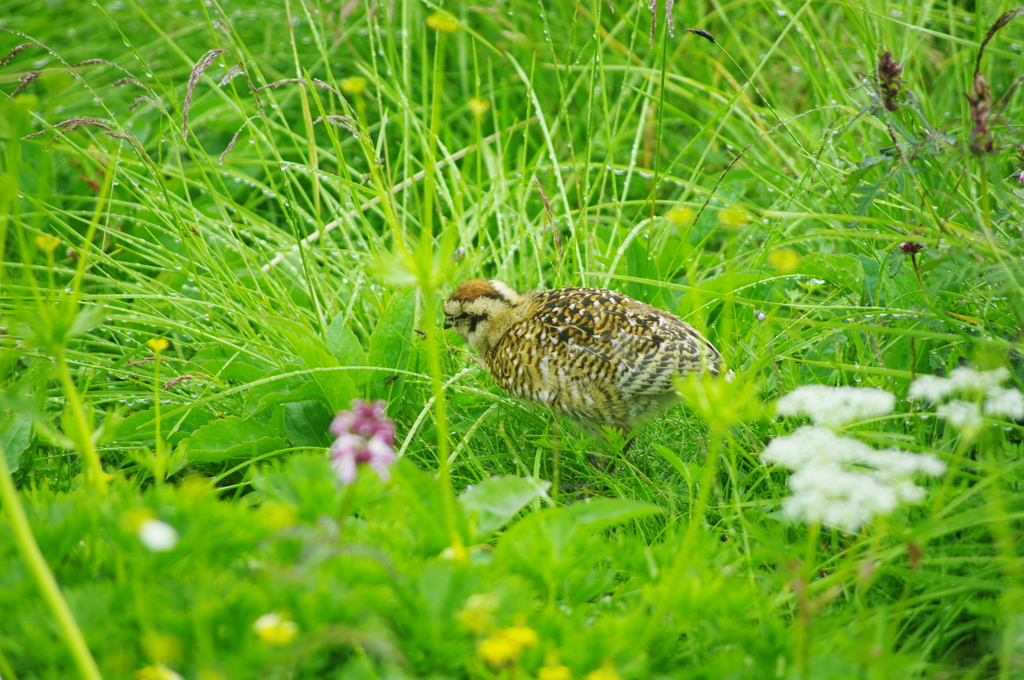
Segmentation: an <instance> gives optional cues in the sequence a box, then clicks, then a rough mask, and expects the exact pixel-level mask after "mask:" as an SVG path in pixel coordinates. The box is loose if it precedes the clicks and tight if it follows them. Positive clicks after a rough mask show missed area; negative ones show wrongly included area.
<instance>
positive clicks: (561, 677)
mask: <svg viewBox="0 0 1024 680" xmlns="http://www.w3.org/2000/svg"><path fill="white" fill-rule="evenodd" d="M537 680H572V671H571V670H569V667H568V666H563V665H562V664H556V665H554V666H541V667H540V670H539V671H537Z"/></svg>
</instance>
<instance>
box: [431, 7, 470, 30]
mask: <svg viewBox="0 0 1024 680" xmlns="http://www.w3.org/2000/svg"><path fill="white" fill-rule="evenodd" d="M427 26H430V27H431V28H432V29H434V30H435V31H440V32H441V33H454V32H455V31H457V30H459V27H460V26H462V23H461V22H460V21H459V20H458V19H456V18H455V17H453V16H452V15H451V14H448V12H436V13H434V14H431V15H430V16H429V17H427Z"/></svg>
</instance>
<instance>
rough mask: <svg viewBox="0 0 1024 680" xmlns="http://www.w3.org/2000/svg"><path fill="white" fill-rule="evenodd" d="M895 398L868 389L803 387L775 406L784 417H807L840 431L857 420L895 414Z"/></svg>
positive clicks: (883, 392)
mask: <svg viewBox="0 0 1024 680" xmlns="http://www.w3.org/2000/svg"><path fill="white" fill-rule="evenodd" d="M895 405H896V397H895V396H894V395H893V394H892V393H890V392H886V391H885V390H878V389H873V388H867V387H829V386H828V385H804V386H803V387H798V388H797V389H795V390H793V391H792V392H790V393H789V394H787V395H786V396H784V397H783V398H782V399H779V401H778V403H777V404H776V410H777V412H778V414H779V415H781V416H797V415H804V416H808V417H809V418H810V419H811V420H813V421H814V422H815V423H816V424H818V425H824V426H826V427H840V426H842V425H845V424H846V423H849V422H852V421H854V420H863V419H864V418H872V417H874V416H884V415H885V414H887V413H892V407H893V406H895Z"/></svg>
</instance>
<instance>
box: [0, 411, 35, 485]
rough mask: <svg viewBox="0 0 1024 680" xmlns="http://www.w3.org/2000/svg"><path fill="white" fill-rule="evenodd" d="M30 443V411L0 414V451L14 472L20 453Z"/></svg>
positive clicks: (19, 463) (19, 462) (19, 460)
mask: <svg viewBox="0 0 1024 680" xmlns="http://www.w3.org/2000/svg"><path fill="white" fill-rule="evenodd" d="M31 443H32V413H31V412H28V411H21V412H18V411H8V412H7V413H4V414H0V451H2V452H3V456H4V457H5V458H6V459H7V465H8V467H9V468H10V469H11V472H14V471H15V470H17V469H18V466H19V465H21V455H22V454H23V453H24V452H25V449H27V448H28V445H29V444H31Z"/></svg>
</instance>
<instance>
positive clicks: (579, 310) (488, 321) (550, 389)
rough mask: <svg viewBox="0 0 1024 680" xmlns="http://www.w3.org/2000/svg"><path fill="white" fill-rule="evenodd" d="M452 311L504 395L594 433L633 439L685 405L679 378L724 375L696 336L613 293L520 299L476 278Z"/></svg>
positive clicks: (450, 319) (717, 357) (570, 292)
mask: <svg viewBox="0 0 1024 680" xmlns="http://www.w3.org/2000/svg"><path fill="white" fill-rule="evenodd" d="M444 313H445V327H446V328H454V329H455V330H456V331H458V332H459V333H460V334H461V335H462V336H463V337H465V338H466V340H467V341H468V342H469V345H470V347H472V348H473V349H474V350H476V351H477V352H478V353H479V354H480V356H481V358H482V359H483V363H484V365H485V366H486V367H487V369H488V370H489V371H490V373H491V375H492V376H493V377H494V380H495V381H496V382H497V383H498V384H499V385H500V386H501V387H502V389H504V390H506V391H507V392H509V393H510V394H512V395H514V396H516V397H519V398H520V399H527V400H529V401H534V402H537V403H540V404H544V405H545V406H548V407H550V408H552V409H553V410H555V411H556V412H559V413H563V414H565V415H566V416H569V417H570V418H572V419H573V420H575V421H577V422H578V423H580V424H581V425H583V426H584V427H586V428H587V429H590V430H597V429H599V428H600V427H601V426H602V425H609V426H611V427H617V428H621V429H622V430H624V431H626V432H628V431H629V430H632V429H633V428H635V427H636V426H638V425H640V424H642V423H643V422H644V421H645V420H647V419H649V418H650V417H652V416H654V415H656V414H657V413H658V412H660V411H662V410H664V409H665V408H666V407H668V406H670V405H671V404H672V403H674V402H675V401H676V398H677V397H676V393H675V390H674V389H673V386H672V379H673V377H674V376H676V375H679V374H683V373H689V372H693V371H707V372H709V373H711V374H712V375H717V374H718V373H719V372H720V371H722V370H723V369H724V367H723V364H722V356H721V354H719V352H718V350H716V349H715V348H714V347H713V346H712V345H711V343H710V342H708V341H707V340H706V339H705V338H704V337H703V336H702V335H701V334H700V333H698V332H697V330H696V329H695V328H693V327H692V326H690V325H689V324H686V323H684V322H683V321H682V320H680V319H679V318H677V317H675V316H673V315H672V314H669V313H668V312H666V311H663V310H661V309H658V308H656V307H652V306H650V305H646V304H644V303H642V302H637V301H636V300H633V299H632V298H629V297H626V296H625V295H622V294H620V293H616V292H614V291H610V290H601V289H596V288H561V289H558V290H548V291H542V292H534V293H526V294H523V295H520V294H519V293H517V292H516V291H514V290H512V289H511V288H509V287H508V286H506V285H505V284H504V283H502V282H500V281H487V280H485V279H475V280H473V281H467V282H465V283H463V284H462V285H460V286H459V287H458V288H457V289H456V290H455V292H454V293H452V295H451V297H449V298H448V300H447V302H445V305H444Z"/></svg>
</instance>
